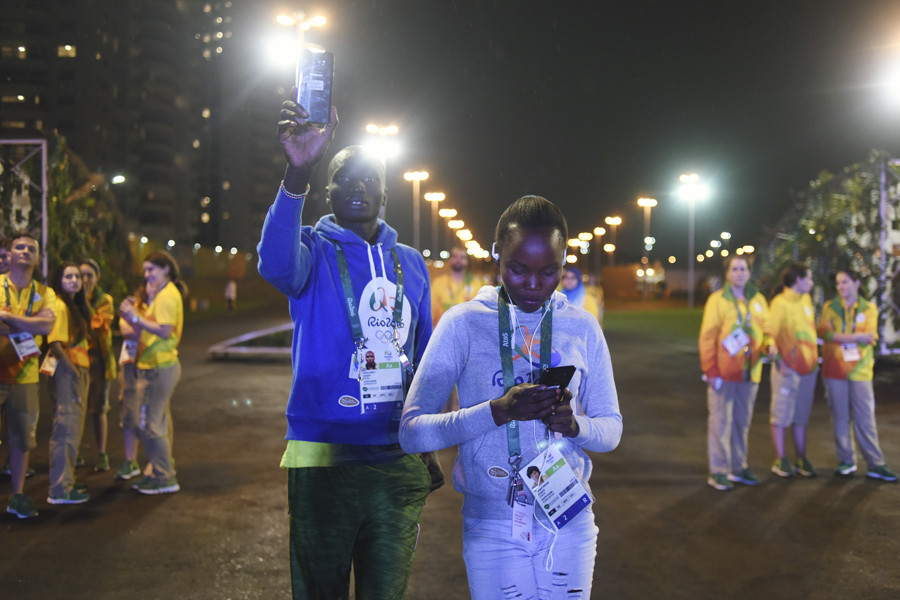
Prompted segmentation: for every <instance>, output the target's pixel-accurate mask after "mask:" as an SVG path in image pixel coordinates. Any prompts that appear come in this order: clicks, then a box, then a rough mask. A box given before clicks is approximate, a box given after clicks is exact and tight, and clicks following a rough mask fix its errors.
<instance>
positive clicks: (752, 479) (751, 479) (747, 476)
mask: <svg viewBox="0 0 900 600" xmlns="http://www.w3.org/2000/svg"><path fill="white" fill-rule="evenodd" d="M728 481H731V482H733V483H740V484H742V485H759V479H757V478H756V475H754V474H753V471H751V470H750V469H743V470H742V471H741V472H740V473H737V474H732V473H729V474H728Z"/></svg>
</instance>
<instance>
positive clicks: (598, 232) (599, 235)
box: [594, 227, 606, 284]
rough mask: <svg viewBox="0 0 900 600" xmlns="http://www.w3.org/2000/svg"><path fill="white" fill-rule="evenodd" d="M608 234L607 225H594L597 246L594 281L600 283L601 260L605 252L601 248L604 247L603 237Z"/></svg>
mask: <svg viewBox="0 0 900 600" xmlns="http://www.w3.org/2000/svg"><path fill="white" fill-rule="evenodd" d="M604 235H606V228H605V227H594V242H595V244H594V245H595V247H596V248H597V258H595V259H594V281H595V282H596V283H597V284H599V282H600V268H601V266H602V265H601V262H602V260H601V259H602V258H603V253H602V252H601V250H602V249H603V243H602V241H601V240H602V238H603V236H604Z"/></svg>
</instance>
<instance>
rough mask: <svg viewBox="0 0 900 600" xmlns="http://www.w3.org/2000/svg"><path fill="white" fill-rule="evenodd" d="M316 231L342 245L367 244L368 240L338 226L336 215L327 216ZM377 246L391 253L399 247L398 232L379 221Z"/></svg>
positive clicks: (320, 220) (317, 226)
mask: <svg viewBox="0 0 900 600" xmlns="http://www.w3.org/2000/svg"><path fill="white" fill-rule="evenodd" d="M315 229H316V231H317V232H319V233H320V234H321V235H323V236H324V237H326V238H328V239H329V240H332V241H335V242H340V243H341V244H360V245H362V244H365V243H366V240H364V239H362V238H361V237H359V236H358V235H356V233H355V232H353V231H350V230H349V229H345V228H343V227H341V226H340V225H338V224H337V222H336V221H335V220H334V215H333V214H329V215H325V216H324V217H322V218H321V219H319V222H318V223H316V227H315ZM375 243H376V244H381V245H382V248H383V249H384V250H387V251H390V250H392V249H393V248H394V246H396V245H397V230H396V229H394V228H393V227H391V226H390V225H388V224H387V223H385V222H384V221H382V220H381V219H378V239H377V240H376V242H375Z"/></svg>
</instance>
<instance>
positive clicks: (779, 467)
mask: <svg viewBox="0 0 900 600" xmlns="http://www.w3.org/2000/svg"><path fill="white" fill-rule="evenodd" d="M772 472H773V473H775V474H776V475H778V476H779V477H793V476H794V468H793V467H792V466H791V461H789V460H788V459H786V458H776V459H775V462H774V463H772Z"/></svg>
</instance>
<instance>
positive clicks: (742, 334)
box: [722, 327, 750, 356]
mask: <svg viewBox="0 0 900 600" xmlns="http://www.w3.org/2000/svg"><path fill="white" fill-rule="evenodd" d="M749 343H750V336H749V335H747V332H746V331H744V330H743V329H742V328H740V327H738V328H737V329H735V330H734V331H732V332H731V333H729V334H728V335H727V336H726V337H725V338H724V339H723V340H722V347H723V348H725V351H726V352H728V355H729V356H735V355H737V354H738V353H739V352H740V351H741V350H742V349H743V348H744V346H746V345H747V344H749Z"/></svg>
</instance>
